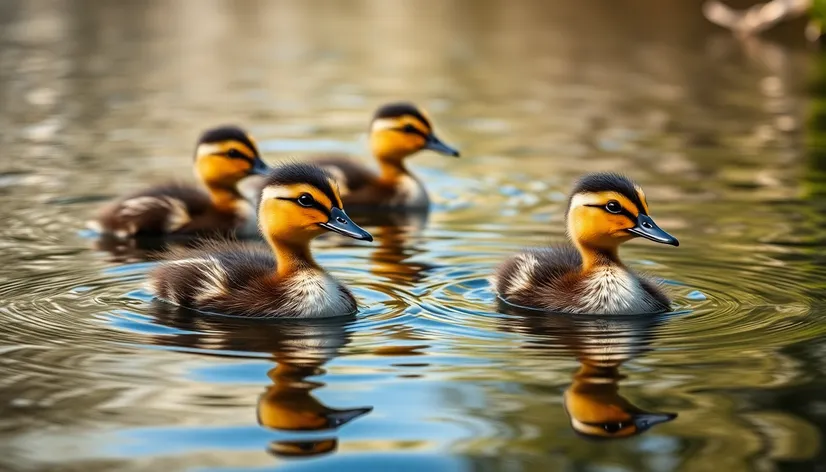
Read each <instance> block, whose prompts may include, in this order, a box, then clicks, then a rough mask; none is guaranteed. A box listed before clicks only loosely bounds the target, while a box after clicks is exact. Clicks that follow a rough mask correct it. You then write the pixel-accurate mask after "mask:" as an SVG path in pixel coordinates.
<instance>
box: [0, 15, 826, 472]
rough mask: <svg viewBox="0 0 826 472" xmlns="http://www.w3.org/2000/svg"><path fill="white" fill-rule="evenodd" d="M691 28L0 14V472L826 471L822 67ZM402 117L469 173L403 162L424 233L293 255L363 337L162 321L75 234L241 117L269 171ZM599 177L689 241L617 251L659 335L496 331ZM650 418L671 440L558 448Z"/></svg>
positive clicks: (523, 325)
mask: <svg viewBox="0 0 826 472" xmlns="http://www.w3.org/2000/svg"><path fill="white" fill-rule="evenodd" d="M700 3H701V2H700V1H687V2H661V1H659V0H636V1H630V2H603V1H597V0H577V1H563V0H556V1H541V0H536V1H525V2H520V3H518V4H516V3H515V2H510V1H505V0H501V1H493V0H482V1H479V0H455V1H448V2H444V1H438V0H424V1H417V2H409V1H408V2H403V1H400V0H399V1H396V0H391V1H384V0H360V1H356V0H352V1H351V0H347V1H339V2H322V1H315V0H313V1H272V2H267V1H250V2H230V1H225V2H220V1H211V2H200V1H186V2H177V1H172V0H154V1H146V2H128V3H126V2H96V1H91V0H89V1H83V0H77V1H71V0H64V1H59V0H55V1H50V0H43V1H36V2H35V1H24V0H9V1H5V2H2V4H0V130H2V132H0V144H1V145H2V146H0V149H2V150H0V154H1V155H2V158H0V216H2V222H3V224H2V226H1V227H0V247H2V251H1V252H0V352H2V354H0V374H1V375H0V413H1V414H0V451H2V454H0V469H1V470H9V471H16V470H21V471H39V470H43V471H46V470H48V471H52V470H78V471H81V470H82V471H103V470H127V471H128V470H187V471H190V470H191V471H242V470H243V471H263V470H273V469H278V470H285V471H287V470H301V471H316V470H331V469H332V468H336V470H358V471H366V470H409V471H420V470H431V471H471V470H484V471H498V470H502V471H546V470H569V471H573V470H582V471H706V470H715V471H746V470H759V471H768V470H826V468H824V464H826V450H825V449H824V434H826V397H824V393H823V392H824V388H826V302H824V300H823V290H824V288H826V266H824V263H826V256H824V254H826V252H824V247H826V190H824V189H826V187H824V183H826V152H824V149H826V92H825V91H826V73H824V71H826V60H824V59H823V58H819V57H818V54H817V53H816V52H814V51H812V50H810V49H808V48H807V47H806V46H805V45H804V44H802V40H801V39H800V38H799V36H802V34H801V35H798V33H799V31H798V30H793V31H791V32H788V31H787V32H785V33H784V32H783V31H781V32H779V33H778V35H779V36H780V37H777V38H771V37H770V38H769V39H767V40H761V41H753V42H747V43H739V42H737V41H735V40H733V39H732V38H731V37H729V36H728V35H727V34H726V33H725V32H722V31H719V30H716V29H715V28H714V27H712V26H710V25H708V24H706V23H705V21H704V20H703V18H702V17H701V15H700V13H699V5H700ZM400 98H403V99H409V100H412V101H415V102H417V103H419V104H420V105H422V106H423V107H425V108H426V109H427V110H428V111H429V112H430V114H431V116H432V118H433V120H434V123H435V125H436V127H437V130H438V132H439V134H440V135H441V136H442V138H443V139H444V140H445V141H447V142H449V143H451V144H454V145H456V146H457V147H459V148H460V149H461V150H462V153H463V157H462V158H461V159H458V160H456V159H447V158H443V157H440V156H438V155H434V154H430V153H422V154H421V155H419V156H416V157H414V158H413V159H412V160H411V167H413V168H414V170H415V172H416V173H417V175H419V176H421V177H422V178H423V179H424V180H425V182H426V184H427V186H428V189H429V191H430V194H431V196H432V199H433V200H434V204H433V208H432V211H431V212H430V214H429V216H428V218H427V219H411V220H403V221H396V222H395V223H394V224H389V223H388V222H387V221H384V222H381V221H372V220H370V219H367V220H364V219H362V220H360V221H361V222H364V223H365V227H366V228H367V229H368V230H369V231H371V232H372V233H373V235H374V236H375V242H373V243H363V242H354V241H351V240H345V239H343V238H339V237H325V238H321V239H320V240H319V241H317V243H316V244H315V245H314V248H315V253H316V256H317V259H318V260H319V262H320V263H321V264H322V265H323V266H324V267H326V268H327V269H328V270H329V271H330V272H331V273H333V274H334V275H335V276H337V277H339V278H340V279H341V280H342V281H344V282H345V283H346V284H347V285H349V286H350V287H351V288H352V289H353V291H354V293H355V294H356V296H357V298H358V300H359V302H360V304H361V307H362V309H361V311H360V313H359V314H358V315H357V316H356V317H355V318H353V319H347V318H346V319H342V320H331V321H328V322H324V323H244V322H242V321H239V320H230V319H222V318H216V317H206V316H203V315H198V314H193V313H186V312H181V311H175V310H171V309H170V308H169V307H167V306H164V305H162V304H159V303H157V302H153V301H152V299H151V296H150V295H149V294H148V293H147V292H146V291H145V289H144V282H145V280H146V274H147V271H148V270H150V268H151V267H152V266H153V264H154V263H155V262H153V260H152V258H151V256H148V255H147V253H146V252H145V251H141V250H140V248H137V247H120V248H107V247H102V246H101V245H100V244H99V243H98V242H97V241H96V240H95V239H94V237H93V236H92V235H90V234H88V233H86V232H84V230H83V226H84V222H85V220H86V219H88V218H89V217H90V216H91V215H92V214H93V213H94V211H95V210H96V208H97V207H99V206H100V205H101V203H102V202H103V201H104V200H107V199H110V198H113V197H115V196H117V195H119V194H122V193H124V192H127V191H131V190H135V189H138V188H140V187H142V186H144V185H146V184H147V183H151V182H157V181H163V180H164V179H168V178H188V177H189V176H190V175H191V168H190V166H191V153H192V147H193V144H194V140H195V138H196V136H197V134H198V132H199V131H200V130H201V129H203V128H205V127H208V126H212V125H215V124H220V123H225V122H235V123H240V124H243V125H244V126H246V127H248V128H249V130H250V131H251V132H252V134H253V135H254V136H256V137H257V139H258V140H259V142H260V144H261V147H262V150H263V152H264V154H265V159H266V160H268V161H270V162H272V163H275V162H279V161H282V160H286V159H288V158H296V159H300V158H301V157H302V156H307V155H312V154H319V153H326V152H337V153H338V152H344V153H350V154H353V155H355V156H360V158H362V159H365V160H367V161H369V157H368V156H367V150H366V148H365V131H366V127H367V123H368V121H369V118H370V115H371V113H372V111H373V109H374V108H375V107H377V106H378V105H380V104H381V103H383V102H385V101H389V100H396V99H400ZM596 170H612V171H621V172H625V173H627V174H628V175H630V176H632V177H633V178H635V179H636V180H637V181H638V182H639V183H641V184H642V185H643V187H644V188H645V190H646V194H647V195H648V201H649V203H650V205H651V208H652V214H653V215H654V216H655V218H656V219H657V222H658V223H659V224H660V226H662V227H663V228H664V229H666V230H667V231H669V232H671V233H672V234H674V235H675V236H676V237H678V238H679V239H680V241H681V246H680V247H679V248H673V247H663V246H660V245H655V244H651V243H648V242H632V243H630V244H628V245H626V246H624V247H623V252H622V254H623V256H624V258H625V260H626V261H627V263H628V264H629V265H631V266H633V267H635V268H637V269H639V270H642V271H645V272H647V273H649V274H651V275H652V276H654V277H657V278H660V279H663V280H664V281H665V283H666V285H667V288H668V290H669V292H670V293H671V294H672V295H673V297H674V298H675V308H676V311H675V312H673V313H670V314H667V315H664V316H659V317H653V318H620V319H596V318H568V317H563V316H526V315H524V314H519V313H507V312H505V311H502V310H500V309H499V308H498V307H497V304H496V301H495V297H494V295H493V294H492V292H491V289H490V287H489V286H488V283H487V281H486V278H487V276H488V275H489V274H490V273H491V271H492V269H493V268H494V267H495V266H496V264H497V263H498V262H499V261H501V260H502V259H503V258H504V257H506V256H507V255H508V254H511V253H513V252H514V251H517V250H519V249H520V248H523V247H527V246H541V245H545V244H549V243H552V242H559V241H562V240H563V239H564V237H565V233H564V224H563V212H564V206H565V199H566V193H567V192H568V190H569V189H570V186H571V183H572V182H573V181H574V180H575V179H576V178H577V177H578V176H579V175H581V174H582V173H584V172H586V171H596ZM566 403H567V405H568V406H569V407H571V409H572V410H574V411H572V415H573V416H574V417H573V418H572V417H571V416H569V413H568V412H566ZM642 411H645V412H649V413H655V414H677V415H678V416H677V417H676V418H673V419H670V421H667V422H664V423H662V424H658V425H655V426H653V427H652V428H651V429H649V430H648V431H645V432H642V434H638V435H633V436H632V437H628V438H625V439H617V440H595V439H592V438H589V437H588V436H587V435H584V434H580V433H578V432H577V431H576V430H575V429H574V427H573V424H574V423H576V422H586V423H588V422H590V423H604V422H608V423H611V422H617V421H621V420H622V419H623V418H624V421H626V422H627V421H628V418H629V417H630V415H632V414H640V412H642ZM657 418H664V417H657ZM669 418H670V416H669ZM336 424H338V425H339V427H336V428H330V427H329V426H330V425H336ZM609 429H610V427H609ZM818 467H819V468H818Z"/></svg>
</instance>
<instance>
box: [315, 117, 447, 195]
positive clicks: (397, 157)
mask: <svg viewBox="0 0 826 472" xmlns="http://www.w3.org/2000/svg"><path fill="white" fill-rule="evenodd" d="M370 148H371V149H372V152H373V155H374V156H375V158H376V160H377V161H378V164H379V173H378V174H376V173H375V172H374V171H372V170H371V169H369V168H367V167H365V166H364V165H362V164H360V163H357V162H353V161H351V160H349V159H346V158H335V157H330V158H322V159H318V160H315V161H313V162H314V163H316V164H318V165H320V166H322V167H324V168H325V169H327V170H328V171H329V172H330V173H331V174H333V175H334V176H335V177H336V180H337V181H338V183H339V185H340V186H341V198H342V199H343V200H344V203H345V204H346V205H347V206H348V208H351V209H352V208H353V207H360V208H375V207H389V208H405V209H409V210H426V209H427V208H428V207H429V206H430V199H429V198H428V196H427V192H426V191H425V188H424V185H422V183H421V181H419V179H417V178H416V177H414V176H413V175H412V174H411V173H410V171H409V170H407V167H406V166H405V164H404V160H405V158H406V157H408V156H410V155H413V154H415V153H417V152H419V151H421V150H423V149H429V150H431V151H436V152H438V153H440V154H445V155H448V156H454V157H459V151H458V150H457V149H455V148H453V147H451V146H448V145H447V144H445V143H443V142H442V141H441V140H440V139H439V138H437V137H436V135H435V134H434V132H433V125H432V124H431V122H430V119H429V118H428V117H427V115H426V114H425V112H423V111H422V110H420V109H418V108H417V107H416V106H415V105H413V104H410V103H390V104H387V105H384V106H382V107H381V108H379V109H378V110H377V111H376V113H375V115H374V116H373V121H372V123H371V124H370Z"/></svg>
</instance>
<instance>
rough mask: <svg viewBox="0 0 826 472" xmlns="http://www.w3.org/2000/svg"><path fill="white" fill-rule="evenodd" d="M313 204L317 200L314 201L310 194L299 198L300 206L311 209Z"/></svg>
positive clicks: (304, 194)
mask: <svg viewBox="0 0 826 472" xmlns="http://www.w3.org/2000/svg"><path fill="white" fill-rule="evenodd" d="M313 203H315V200H313V196H312V195H310V194H309V193H303V194H301V196H300V197H298V204H299V205H301V206H303V207H311V206H313Z"/></svg>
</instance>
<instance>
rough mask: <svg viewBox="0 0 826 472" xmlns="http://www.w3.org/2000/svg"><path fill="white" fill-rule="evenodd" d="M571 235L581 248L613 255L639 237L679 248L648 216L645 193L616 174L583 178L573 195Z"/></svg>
mask: <svg viewBox="0 0 826 472" xmlns="http://www.w3.org/2000/svg"><path fill="white" fill-rule="evenodd" d="M567 225H568V234H569V236H570V237H571V239H572V240H573V241H574V243H576V244H577V246H579V247H580V248H588V249H592V250H597V251H601V252H608V253H613V252H615V251H616V249H617V247H618V246H619V245H620V244H622V243H624V242H625V241H628V240H630V239H633V238H636V237H642V238H645V239H649V240H651V241H654V242H656V243H661V244H669V245H672V246H679V244H680V243H679V241H677V238H675V237H674V236H671V235H670V234H668V233H666V232H665V231H663V230H662V229H660V227H659V226H657V224H656V223H655V222H654V220H653V219H652V218H651V216H650V215H649V214H648V203H647V202H646V200H645V193H644V192H643V190H642V188H641V187H640V186H639V185H636V184H635V183H634V182H632V181H631V180H629V179H628V178H626V177H624V176H622V175H619V174H613V173H595V174H589V175H586V176H585V177H583V178H582V179H581V180H580V181H579V182H578V183H577V185H576V187H575V188H574V191H573V192H572V193H571V198H570V200H569V202H568V212H567Z"/></svg>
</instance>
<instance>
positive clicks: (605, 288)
mask: <svg viewBox="0 0 826 472" xmlns="http://www.w3.org/2000/svg"><path fill="white" fill-rule="evenodd" d="M495 289H496V291H497V292H498V293H499V294H501V295H502V297H503V298H505V299H506V300H507V301H508V302H510V303H513V304H515V305H521V306H527V307H532V308H541V309H543V310H548V311H560V312H568V313H606V314H608V313H610V314H635V313H656V312H663V311H666V310H668V307H669V306H670V301H669V300H668V297H667V296H666V295H665V294H664V293H663V292H662V291H661V290H660V289H659V288H658V287H657V285H656V283H654V282H652V281H649V280H647V279H645V278H643V277H640V276H639V275H637V274H635V273H634V272H633V271H631V270H630V269H628V268H627V267H625V266H624V265H623V264H622V263H619V262H613V261H605V262H603V263H601V264H599V265H598V266H597V267H594V268H592V269H591V270H588V271H583V270H582V256H581V255H580V254H579V251H577V249H576V248H575V247H573V246H560V247H555V248H544V249H532V250H529V251H525V252H523V253H521V254H518V255H516V256H514V257H512V258H511V259H509V260H507V261H505V262H504V263H503V264H502V266H501V267H500V268H499V269H498V270H497V275H496V286H495Z"/></svg>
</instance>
